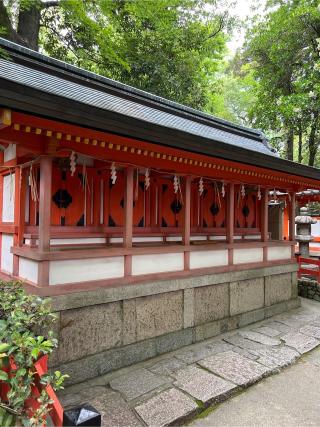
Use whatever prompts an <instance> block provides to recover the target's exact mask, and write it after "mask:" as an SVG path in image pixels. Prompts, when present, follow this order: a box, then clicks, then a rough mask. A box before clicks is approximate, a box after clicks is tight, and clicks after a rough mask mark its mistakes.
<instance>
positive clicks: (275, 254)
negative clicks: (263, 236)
mask: <svg viewBox="0 0 320 427" xmlns="http://www.w3.org/2000/svg"><path fill="white" fill-rule="evenodd" d="M290 258H291V246H274V247H271V248H268V261H275V260H278V259H290Z"/></svg>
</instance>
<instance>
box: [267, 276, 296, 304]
mask: <svg viewBox="0 0 320 427" xmlns="http://www.w3.org/2000/svg"><path fill="white" fill-rule="evenodd" d="M291 280H292V279H291V273H284V274H277V275H273V276H266V278H265V305H266V306H270V305H272V304H277V303H279V302H282V301H287V300H289V299H290V298H291V293H292V283H291Z"/></svg>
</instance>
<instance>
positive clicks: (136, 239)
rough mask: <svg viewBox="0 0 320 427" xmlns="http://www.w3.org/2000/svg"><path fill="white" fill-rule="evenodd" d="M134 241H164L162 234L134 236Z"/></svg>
mask: <svg viewBox="0 0 320 427" xmlns="http://www.w3.org/2000/svg"><path fill="white" fill-rule="evenodd" d="M132 241H133V242H134V243H138V242H162V237H161V236H149V237H148V236H145V237H133V238H132Z"/></svg>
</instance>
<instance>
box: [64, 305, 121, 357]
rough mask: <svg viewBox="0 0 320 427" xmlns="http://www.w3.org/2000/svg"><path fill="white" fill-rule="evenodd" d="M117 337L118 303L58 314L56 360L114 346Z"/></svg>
mask: <svg viewBox="0 0 320 427" xmlns="http://www.w3.org/2000/svg"><path fill="white" fill-rule="evenodd" d="M121 340H122V310H121V304H120V303H119V302H114V303H111V304H104V305H97V306H94V307H83V308H79V309H76V310H67V311H63V312H62V313H61V317H60V335H59V349H58V354H59V356H58V357H59V362H60V363H64V362H68V361H71V360H76V359H81V358H82V357H86V356H88V355H91V354H95V353H100V352H102V351H105V350H108V349H110V348H114V347H118V346H120V345H121Z"/></svg>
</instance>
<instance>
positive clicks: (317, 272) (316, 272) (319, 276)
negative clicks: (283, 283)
mask: <svg viewBox="0 0 320 427" xmlns="http://www.w3.org/2000/svg"><path fill="white" fill-rule="evenodd" d="M297 262H298V264H299V269H298V277H299V278H300V277H301V276H302V275H303V274H308V275H309V276H313V277H315V278H316V280H317V282H318V283H320V260H318V259H315V258H304V257H301V256H298V257H297ZM303 264H309V265H315V266H317V267H318V268H308V267H307V266H302V265H303Z"/></svg>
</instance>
